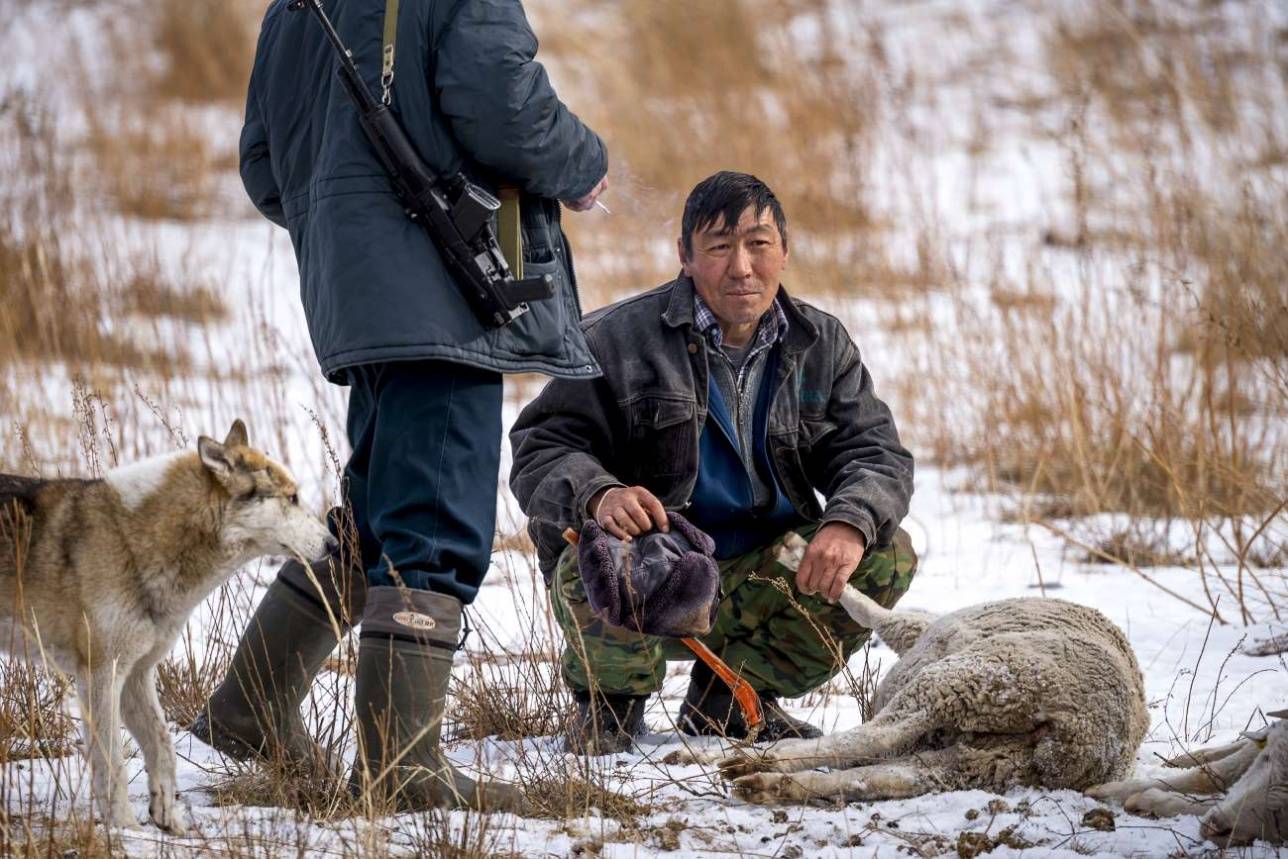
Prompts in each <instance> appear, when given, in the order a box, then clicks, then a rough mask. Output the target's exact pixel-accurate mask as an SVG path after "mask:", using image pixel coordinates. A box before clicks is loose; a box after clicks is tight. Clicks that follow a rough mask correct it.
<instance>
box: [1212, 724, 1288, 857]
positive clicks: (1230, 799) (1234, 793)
mask: <svg viewBox="0 0 1288 859" xmlns="http://www.w3.org/2000/svg"><path fill="white" fill-rule="evenodd" d="M1269 715H1270V716H1273V717H1277V718H1279V719H1281V720H1282V719H1283V718H1284V717H1285V716H1288V710H1281V711H1279V712H1276V713H1270V714H1269ZM1203 837H1204V838H1208V839H1210V840H1212V841H1213V842H1215V843H1217V844H1221V845H1231V844H1247V843H1250V842H1252V841H1254V840H1256V839H1262V840H1264V841H1269V842H1272V843H1278V844H1282V843H1284V842H1285V841H1286V840H1288V721H1278V722H1275V723H1274V724H1273V725H1271V727H1270V730H1269V732H1268V733H1267V734H1266V738H1265V745H1264V747H1263V748H1262V750H1261V753H1260V754H1259V755H1257V757H1256V759H1255V760H1254V761H1253V762H1252V766H1250V767H1248V769H1247V771H1246V772H1244V774H1243V777H1242V778H1240V779H1239V780H1238V781H1237V782H1235V784H1234V785H1233V786H1232V787H1231V788H1230V790H1229V791H1228V792H1227V793H1226V796H1225V799H1223V800H1222V801H1221V803H1220V804H1219V805H1217V806H1215V807H1213V808H1212V809H1211V810H1210V811H1208V813H1207V814H1205V815H1204V816H1203Z"/></svg>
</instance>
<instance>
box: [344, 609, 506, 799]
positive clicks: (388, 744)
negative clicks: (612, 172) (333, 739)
mask: <svg viewBox="0 0 1288 859" xmlns="http://www.w3.org/2000/svg"><path fill="white" fill-rule="evenodd" d="M460 630H461V604H460V602H459V601H458V600H456V599H455V598H454V597H450V596H446V595H444V594H436V593H431V592H429V591H416V590H408V589H406V588H394V587H373V588H371V589H370V592H369V595H368V598H367V607H366V611H365V612H364V614H363V618H362V636H361V644H360V646H359V648H358V678H357V686H356V689H355V690H354V705H355V716H356V718H357V721H358V756H357V758H356V760H355V761H354V765H353V774H352V775H351V776H350V779H349V784H350V787H352V788H353V789H354V791H355V792H357V793H360V794H362V793H365V794H366V796H367V797H368V798H370V799H371V800H372V801H373V802H374V803H375V804H376V805H377V806H378V807H382V806H388V805H392V806H394V807H396V808H399V809H402V810H418V809H425V808H433V807H451V808H472V809H477V810H479V811H513V812H518V813H522V812H524V811H526V810H528V803H527V801H526V800H525V799H524V797H523V794H522V793H521V792H520V791H519V790H518V789H517V788H515V787H514V786H513V785H510V784H505V783H501V782H491V781H490V782H487V783H480V782H478V781H476V780H474V779H472V778H470V777H469V776H466V775H464V774H463V773H461V772H460V771H459V770H457V769H456V768H455V767H454V766H452V765H451V763H450V762H449V761H448V760H447V758H446V756H445V755H443V753H442V751H441V749H440V748H439V737H440V734H441V732H442V728H443V715H444V710H445V708H446V705H447V685H448V681H449V680H450V679H451V673H452V657H453V656H454V655H455V653H456V645H457V639H458V638H459V637H460Z"/></svg>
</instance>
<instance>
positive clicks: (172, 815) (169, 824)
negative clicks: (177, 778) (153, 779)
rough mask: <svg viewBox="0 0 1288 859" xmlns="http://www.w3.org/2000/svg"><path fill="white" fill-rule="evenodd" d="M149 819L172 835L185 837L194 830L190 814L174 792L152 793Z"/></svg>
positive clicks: (149, 802) (149, 801)
mask: <svg viewBox="0 0 1288 859" xmlns="http://www.w3.org/2000/svg"><path fill="white" fill-rule="evenodd" d="M148 817H149V818H151V820H152V822H153V823H155V824H156V826H157V828H158V829H163V830H165V831H166V832H169V833H170V834H171V835H183V834H184V833H186V832H188V831H189V830H190V829H191V828H192V824H191V823H190V822H189V820H188V812H187V810H186V809H184V807H183V805H181V804H180V803H179V800H178V799H177V798H176V797H175V795H174V793H173V792H172V791H169V792H167V791H152V792H151V797H150V798H149V800H148Z"/></svg>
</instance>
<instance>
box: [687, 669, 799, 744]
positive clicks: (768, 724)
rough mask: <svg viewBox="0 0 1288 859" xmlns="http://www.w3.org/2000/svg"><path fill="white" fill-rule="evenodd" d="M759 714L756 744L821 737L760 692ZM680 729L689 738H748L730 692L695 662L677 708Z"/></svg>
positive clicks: (735, 702)
mask: <svg viewBox="0 0 1288 859" xmlns="http://www.w3.org/2000/svg"><path fill="white" fill-rule="evenodd" d="M759 696H760V711H761V714H762V715H763V716H764V717H765V721H764V724H762V725H761V728H760V732H759V733H758V734H757V735H756V741H757V742H773V741H774V740H781V739H785V738H787V737H793V738H799V739H804V740H809V739H814V738H816V737H821V736H823V732H822V731H821V730H819V729H818V728H816V727H814V726H813V725H811V724H810V723H809V722H804V721H801V720H800V719H797V718H794V717H792V716H789V715H788V714H787V713H786V712H785V711H784V710H783V709H782V708H781V707H780V706H779V705H778V696H777V695H775V694H773V693H770V692H761V693H759ZM677 724H678V725H679V728H680V730H681V731H683V732H684V733H686V734H688V735H689V736H691V737H699V736H702V737H727V738H729V739H732V740H743V739H746V738H747V722H746V720H745V719H744V718H743V715H742V708H740V707H739V706H738V702H737V700H736V699H735V698H734V696H733V692H731V691H730V690H729V687H728V686H727V685H726V684H725V682H724V681H723V680H721V679H720V678H719V677H717V676H716V675H715V672H713V671H712V670H711V669H710V668H708V667H707V665H706V663H705V662H703V661H701V660H698V661H697V662H694V663H693V670H692V671H691V672H690V673H689V689H688V691H687V692H686V693H685V695H684V703H683V704H681V705H680V717H679V719H678V720H677Z"/></svg>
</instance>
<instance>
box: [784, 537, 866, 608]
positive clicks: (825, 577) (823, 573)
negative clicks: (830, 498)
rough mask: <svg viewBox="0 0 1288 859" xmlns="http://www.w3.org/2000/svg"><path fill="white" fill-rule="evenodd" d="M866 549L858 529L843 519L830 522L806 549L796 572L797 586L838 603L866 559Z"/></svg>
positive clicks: (808, 593)
mask: <svg viewBox="0 0 1288 859" xmlns="http://www.w3.org/2000/svg"><path fill="white" fill-rule="evenodd" d="M864 548H866V547H865V546H864V542H863V535H862V534H860V533H859V530H858V529H857V528H855V527H854V526H852V525H846V524H845V523H844V522H828V523H827V524H826V525H824V526H823V527H822V528H819V529H818V533H816V534H815V535H814V539H813V540H811V541H810V544H809V547H808V548H807V549H806V550H805V557H804V559H803V560H802V561H801V565H800V569H798V570H797V571H796V587H797V589H798V590H799V591H800V592H801V593H803V594H806V595H810V594H818V595H819V596H821V597H823V599H825V600H827V601H828V602H836V600H837V599H838V598H839V597H840V596H841V591H842V590H844V589H845V585H846V583H847V582H848V581H849V580H850V576H852V575H853V574H854V570H855V568H856V567H858V566H859V561H861V560H863V550H864Z"/></svg>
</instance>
